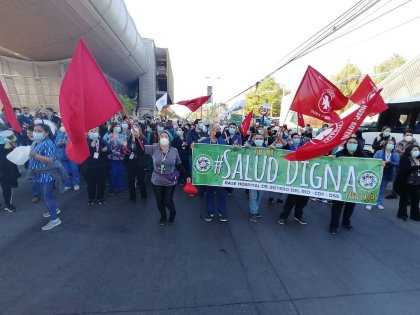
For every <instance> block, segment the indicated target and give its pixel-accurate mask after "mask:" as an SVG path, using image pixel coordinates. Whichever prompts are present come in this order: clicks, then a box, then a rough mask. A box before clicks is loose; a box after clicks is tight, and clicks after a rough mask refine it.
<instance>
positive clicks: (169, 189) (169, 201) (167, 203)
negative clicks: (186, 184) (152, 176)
mask: <svg viewBox="0 0 420 315" xmlns="http://www.w3.org/2000/svg"><path fill="white" fill-rule="evenodd" d="M152 186H153V190H154V191H155V196H156V204H157V207H158V209H159V212H160V216H161V219H165V220H166V217H167V216H166V209H165V207H166V208H168V209H169V221H173V220H175V215H176V211H175V204H174V200H173V197H174V191H175V186H176V185H171V186H159V185H153V184H152Z"/></svg>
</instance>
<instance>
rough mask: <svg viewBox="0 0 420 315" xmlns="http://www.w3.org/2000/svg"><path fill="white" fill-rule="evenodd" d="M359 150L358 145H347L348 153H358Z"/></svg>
mask: <svg viewBox="0 0 420 315" xmlns="http://www.w3.org/2000/svg"><path fill="white" fill-rule="evenodd" d="M356 150H357V144H356V143H347V151H353V152H354V151H356Z"/></svg>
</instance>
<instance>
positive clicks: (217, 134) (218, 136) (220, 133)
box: [215, 131, 222, 139]
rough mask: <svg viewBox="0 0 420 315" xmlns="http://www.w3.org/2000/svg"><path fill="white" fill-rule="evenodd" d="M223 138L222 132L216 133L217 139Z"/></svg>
mask: <svg viewBox="0 0 420 315" xmlns="http://www.w3.org/2000/svg"><path fill="white" fill-rule="evenodd" d="M221 136H222V132H221V131H216V134H215V137H216V138H217V139H219V138H220V137H221Z"/></svg>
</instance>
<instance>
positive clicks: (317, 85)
mask: <svg viewBox="0 0 420 315" xmlns="http://www.w3.org/2000/svg"><path fill="white" fill-rule="evenodd" d="M347 102H348V97H346V96H344V95H343V94H342V93H341V92H340V90H339V89H338V88H337V87H336V86H335V85H334V84H332V83H331V82H330V81H328V80H327V79H326V78H325V77H324V76H323V75H322V74H321V73H319V72H318V71H316V70H315V69H314V68H312V67H311V66H308V69H307V70H306V72H305V75H304V76H303V79H302V82H301V83H300V85H299V88H298V90H297V92H296V95H295V98H294V99H293V102H292V105H291V106H290V109H291V110H293V111H295V112H298V113H300V114H305V115H308V116H311V117H315V118H318V119H320V120H323V121H326V122H329V123H335V122H339V121H340V117H339V116H338V115H337V113H335V112H334V110H339V109H342V108H343V107H344V106H346V105H347Z"/></svg>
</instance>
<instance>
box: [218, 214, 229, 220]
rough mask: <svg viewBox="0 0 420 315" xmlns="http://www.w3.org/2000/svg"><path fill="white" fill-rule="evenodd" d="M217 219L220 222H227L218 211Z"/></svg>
mask: <svg viewBox="0 0 420 315" xmlns="http://www.w3.org/2000/svg"><path fill="white" fill-rule="evenodd" d="M219 220H220V222H227V220H228V219H227V218H226V217H225V216H224V215H223V214H221V213H219Z"/></svg>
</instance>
